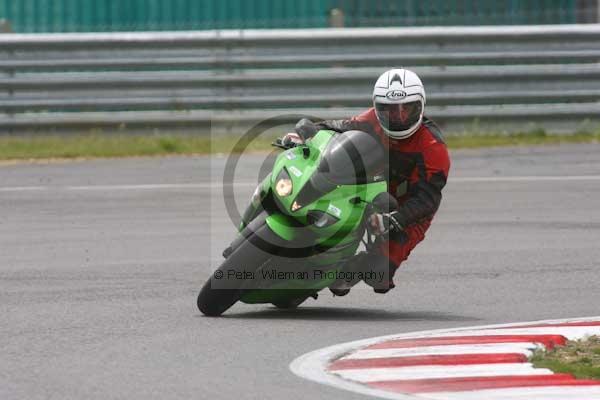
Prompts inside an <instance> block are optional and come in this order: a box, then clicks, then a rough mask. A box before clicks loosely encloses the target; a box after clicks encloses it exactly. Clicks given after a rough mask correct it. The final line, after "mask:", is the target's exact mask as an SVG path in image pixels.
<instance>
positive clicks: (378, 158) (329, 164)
mask: <svg viewBox="0 0 600 400" xmlns="http://www.w3.org/2000/svg"><path fill="white" fill-rule="evenodd" d="M384 166H385V152H384V149H383V145H382V144H381V143H380V142H379V140H377V138H375V137H374V136H372V135H369V134H368V133H365V132H361V131H348V132H345V133H343V134H340V135H337V136H335V137H334V138H333V139H332V140H331V141H330V142H329V144H328V145H327V148H326V150H325V154H324V155H323V157H322V158H321V163H320V164H319V168H318V172H317V174H321V175H322V176H323V177H324V178H326V179H327V180H329V181H330V182H332V183H334V184H336V185H357V184H358V185H362V184H365V183H369V182H373V181H375V180H377V179H376V177H378V179H379V178H380V177H381V175H382V174H383V170H384Z"/></svg>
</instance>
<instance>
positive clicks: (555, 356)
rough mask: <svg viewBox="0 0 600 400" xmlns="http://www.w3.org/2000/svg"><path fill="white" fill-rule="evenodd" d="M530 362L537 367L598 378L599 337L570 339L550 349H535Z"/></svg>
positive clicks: (599, 364)
mask: <svg viewBox="0 0 600 400" xmlns="http://www.w3.org/2000/svg"><path fill="white" fill-rule="evenodd" d="M531 362H532V363H533V365H534V366H535V367H537V368H548V369H550V370H552V371H554V372H556V373H567V374H573V375H574V376H575V377H577V378H580V379H600V337H599V336H591V337H589V338H587V339H584V340H577V341H570V342H568V343H567V345H566V346H564V347H556V348H555V349H553V350H551V351H548V352H546V351H543V350H542V351H536V352H535V354H534V355H533V357H532V358H531Z"/></svg>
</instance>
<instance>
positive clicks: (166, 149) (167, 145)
mask: <svg viewBox="0 0 600 400" xmlns="http://www.w3.org/2000/svg"><path fill="white" fill-rule="evenodd" d="M273 139H274V138H270V137H264V138H263V137H261V138H259V139H257V140H255V141H253V142H252V143H249V145H248V147H247V150H249V151H264V150H268V149H269V148H270V143H271V141H272V140H273ZM238 140H239V139H238V138H236V137H216V138H214V139H211V138H210V137H202V136H184V135H147V136H144V135H142V136H137V135H94V134H90V135H68V136H60V135H44V136H26V137H23V136H4V137H2V136H0V160H35V159H53V158H59V159H71V158H112V157H132V156H164V155H191V154H215V153H229V152H231V151H232V149H234V146H235V145H236V143H238ZM446 141H447V143H448V146H449V147H450V148H452V149H462V148H481V147H496V146H527V145H547V144H560V143H596V142H600V132H598V133H574V134H572V135H548V134H546V133H545V132H543V131H535V132H528V133H518V134H510V135H503V134H491V135H473V134H465V135H458V136H448V137H447V138H446Z"/></svg>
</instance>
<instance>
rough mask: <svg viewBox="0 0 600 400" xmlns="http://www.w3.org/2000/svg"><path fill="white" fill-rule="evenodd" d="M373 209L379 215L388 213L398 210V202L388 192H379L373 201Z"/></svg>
mask: <svg viewBox="0 0 600 400" xmlns="http://www.w3.org/2000/svg"><path fill="white" fill-rule="evenodd" d="M373 207H375V210H377V211H378V212H380V213H389V212H392V211H396V210H397V209H398V200H396V198H395V197H394V196H392V195H391V194H389V193H388V192H381V193H379V194H378V195H377V196H375V198H374V199H373Z"/></svg>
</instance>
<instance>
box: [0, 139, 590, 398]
mask: <svg viewBox="0 0 600 400" xmlns="http://www.w3.org/2000/svg"><path fill="white" fill-rule="evenodd" d="M452 156H453V168H452V177H451V180H450V182H449V183H448V186H447V188H446V190H445V192H444V194H445V198H444V201H443V204H442V207H441V209H440V211H439V213H438V216H437V218H436V220H435V222H434V224H433V226H432V228H431V229H430V232H429V235H428V237H427V239H426V241H425V242H424V243H423V244H422V245H421V246H419V247H418V248H417V249H416V250H415V251H414V252H413V254H412V255H411V257H410V259H409V260H408V261H407V262H406V263H405V264H404V265H403V267H402V269H401V271H399V273H398V274H397V275H396V283H397V287H396V289H395V290H393V291H392V292H390V293H389V294H387V295H376V294H374V293H372V292H371V291H370V290H368V289H367V288H365V287H363V286H361V287H357V288H355V289H354V290H353V292H352V293H351V294H350V295H348V296H346V297H344V298H333V297H332V296H331V295H330V294H329V293H325V292H323V294H322V295H321V296H320V297H319V299H318V301H313V300H312V299H311V300H309V301H307V303H306V304H305V305H303V306H302V307H301V308H300V309H298V310H295V311H281V310H277V309H275V308H273V307H269V306H266V305H255V306H250V305H244V304H239V305H236V306H234V307H233V308H232V309H231V310H230V311H229V312H228V313H227V314H226V315H225V316H224V317H222V318H207V317H203V316H201V314H200V313H199V311H198V310H197V309H196V304H195V302H196V295H197V292H198V289H199V288H200V286H201V285H202V283H203V282H204V281H205V280H206V279H207V277H208V276H209V274H210V271H211V267H215V266H216V264H218V262H219V260H220V256H219V254H220V251H221V250H222V248H223V247H224V246H225V245H226V244H228V241H229V240H230V239H231V238H232V235H233V231H234V228H233V226H232V223H231V222H230V220H229V217H228V215H227V213H226V212H225V208H224V206H223V191H222V184H221V182H222V169H223V165H224V164H225V158H224V157H213V158H209V157H188V158H185V157H184V158H157V159H129V160H99V161H81V162H70V163H52V164H48V165H39V164H23V165H12V166H10V165H9V166H2V167H0V315H1V316H2V317H1V320H2V322H1V323H0V360H1V362H0V398H1V399H30V400H33V399H123V398H127V399H237V398H240V399H275V398H285V399H287V400H292V399H358V398H364V397H363V396H361V395H358V394H352V393H348V392H344V391H341V390H339V389H335V388H330V387H326V386H322V385H319V384H316V383H312V382H309V381H305V380H302V379H300V378H298V377H297V376H295V375H293V374H292V373H291V372H290V370H289V368H288V365H289V363H290V362H291V361H292V360H293V359H294V358H296V357H297V356H299V355H301V354H303V353H306V352H309V351H312V350H314V349H317V348H321V347H324V346H328V345H332V344H335V343H340V342H347V341H351V340H357V339H361V338H365V337H372V336H379V335H387V334H395V333H403V332H411V331H417V330H426V329H438V328H440V329H441V328H450V327H459V326H472V325H483V324H494V323H504V322H517V321H527V320H537V319H546V318H547V319H553V318H563V317H564V318H567V317H578V316H586V315H597V314H598V304H600V273H599V268H600V266H599V264H598V260H599V259H600V246H598V243H599V239H600V212H599V211H598V207H599V206H600V200H599V199H600V180H599V178H598V177H599V176H600V145H569V146H561V147H544V148H519V149H514V148H510V149H495V150H470V151H455V152H453V155H452ZM263 159H264V156H260V155H252V156H249V157H245V158H244V159H243V160H242V162H241V163H240V168H239V170H238V174H237V178H236V182H237V183H236V185H235V188H236V192H235V194H236V197H237V198H238V201H239V202H240V204H241V203H243V202H244V201H245V199H247V198H248V196H249V194H250V193H251V192H252V190H253V187H252V182H253V181H254V182H255V181H256V179H257V178H256V175H257V171H258V170H259V167H260V165H261V163H262V160H263ZM539 176H544V177H547V178H545V179H535V177H539ZM573 176H574V177H575V178H569V177H573ZM582 176H583V177H582ZM586 176H587V177H586ZM515 177H522V178H515ZM548 177H550V178H548ZM594 177H595V178H594Z"/></svg>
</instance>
